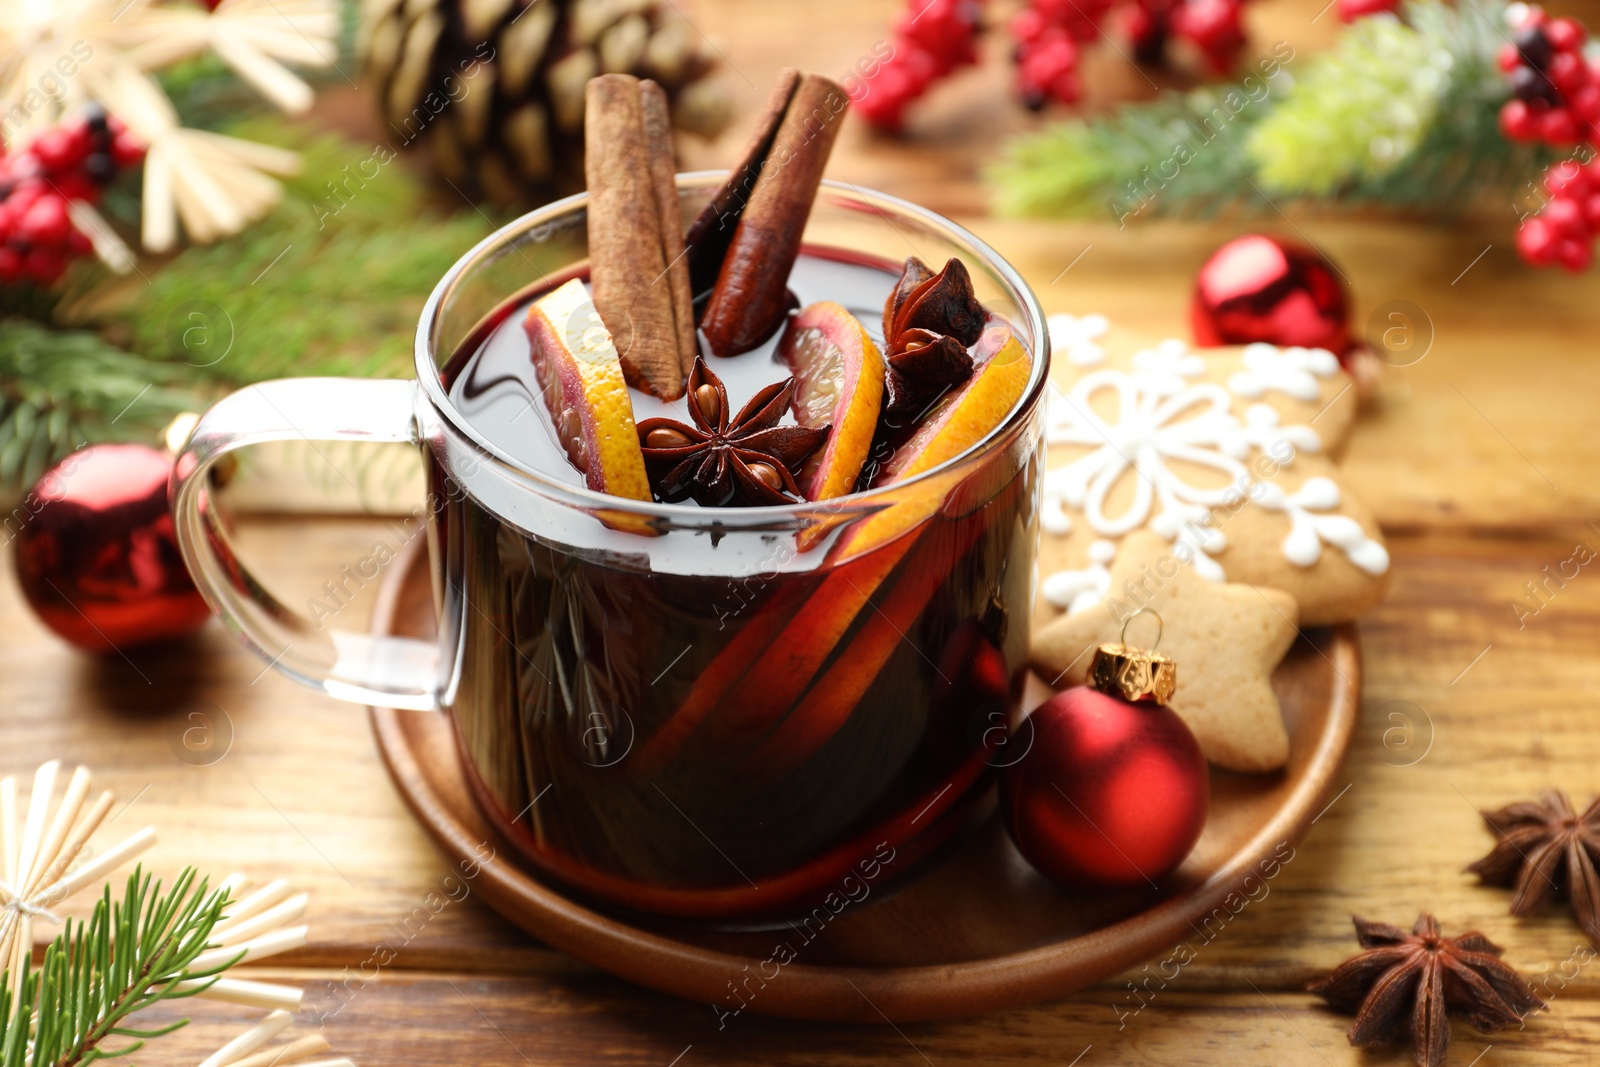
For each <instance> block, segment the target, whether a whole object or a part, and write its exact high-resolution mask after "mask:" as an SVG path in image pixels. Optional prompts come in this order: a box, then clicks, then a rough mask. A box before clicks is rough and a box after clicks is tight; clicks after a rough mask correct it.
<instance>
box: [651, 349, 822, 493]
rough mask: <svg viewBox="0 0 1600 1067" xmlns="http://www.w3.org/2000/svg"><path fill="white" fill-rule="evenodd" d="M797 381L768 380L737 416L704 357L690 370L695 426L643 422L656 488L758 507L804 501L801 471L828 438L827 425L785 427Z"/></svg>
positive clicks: (691, 414)
mask: <svg viewBox="0 0 1600 1067" xmlns="http://www.w3.org/2000/svg"><path fill="white" fill-rule="evenodd" d="M794 390H795V381H794V379H793V378H788V379H786V380H784V381H781V382H776V383H774V384H772V385H769V386H767V387H766V388H764V389H762V390H761V391H760V392H758V393H757V394H756V395H755V396H753V397H751V398H750V402H749V403H747V404H745V406H744V407H743V408H741V409H740V410H739V413H738V414H737V415H734V416H733V417H732V418H730V417H729V416H728V407H729V405H728V390H727V389H725V388H723V385H722V379H721V378H719V377H717V376H716V375H715V374H714V373H712V371H711V368H710V367H707V366H706V363H705V360H704V359H701V358H696V359H695V361H694V370H693V371H691V372H690V374H689V396H688V404H689V417H690V418H691V419H692V420H694V424H693V425H689V424H687V423H682V422H678V421H677V420H676V419H665V418H655V419H646V420H644V421H643V422H641V423H639V427H638V429H639V444H640V447H641V448H642V449H643V451H644V463H645V469H646V471H648V472H649V474H650V481H651V484H652V486H653V487H654V489H655V492H656V495H657V496H658V497H659V498H660V499H661V500H663V501H665V502H666V503H669V504H672V503H677V502H678V501H681V500H686V499H693V500H694V501H695V502H696V503H698V504H701V505H703V506H705V507H731V506H743V507H752V506H757V505H761V504H785V503H791V502H793V501H797V500H803V499H804V497H802V496H801V494H800V487H799V486H798V485H796V484H795V480H794V475H795V472H797V471H798V470H799V469H800V467H801V465H802V464H804V463H805V461H806V459H807V458H809V457H810V455H811V453H813V452H815V451H816V450H817V448H818V446H820V445H821V444H822V442H823V441H825V440H827V438H828V430H829V428H828V427H826V426H822V427H817V428H809V427H805V426H779V425H778V420H780V419H782V418H783V414H784V412H786V411H788V410H789V404H790V401H791V400H793V398H794Z"/></svg>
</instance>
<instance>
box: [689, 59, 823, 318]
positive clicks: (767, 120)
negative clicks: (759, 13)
mask: <svg viewBox="0 0 1600 1067" xmlns="http://www.w3.org/2000/svg"><path fill="white" fill-rule="evenodd" d="M799 84H800V71H799V70H798V69H797V68H795V67H786V68H785V69H784V70H783V71H782V72H781V73H779V75H778V82H777V84H776V85H774V86H773V87H772V92H771V94H770V95H769V96H768V97H767V103H766V106H765V107H764V108H762V111H761V118H760V120H759V121H758V122H757V123H756V128H755V130H754V131H752V133H751V134H750V140H749V141H748V142H746V143H745V146H744V154H743V155H741V156H740V157H739V162H737V163H735V164H734V165H733V169H731V170H729V171H728V180H727V181H726V182H724V183H723V184H722V188H721V189H719V190H717V194H716V195H715V196H713V197H712V198H711V201H710V203H708V204H706V206H705V207H704V208H703V209H702V210H701V212H700V214H699V216H698V217H697V218H696V219H695V220H694V223H693V224H692V225H690V227H689V232H688V233H687V234H686V235H685V242H686V243H687V244H688V246H689V282H690V285H691V287H692V289H693V291H694V292H695V293H704V292H706V291H708V290H709V289H710V288H711V287H712V286H713V285H715V284H717V275H718V274H719V273H721V271H722V261H723V260H724V259H726V258H727V255H728V246H729V245H730V244H732V243H733V231H734V230H735V229H736V228H737V227H738V225H739V216H740V215H742V214H743V213H744V209H745V205H746V204H748V203H749V202H750V194H751V193H752V192H753V191H754V190H755V187H756V179H757V178H759V177H760V176H761V164H762V162H763V161H764V160H765V159H766V158H767V153H768V152H770V151H772V142H773V139H774V138H776V137H777V136H778V127H779V126H781V125H783V116H784V114H785V113H786V112H787V111H788V110H789V101H790V100H792V99H793V98H794V91H795V88H796V87H797V86H798V85H799Z"/></svg>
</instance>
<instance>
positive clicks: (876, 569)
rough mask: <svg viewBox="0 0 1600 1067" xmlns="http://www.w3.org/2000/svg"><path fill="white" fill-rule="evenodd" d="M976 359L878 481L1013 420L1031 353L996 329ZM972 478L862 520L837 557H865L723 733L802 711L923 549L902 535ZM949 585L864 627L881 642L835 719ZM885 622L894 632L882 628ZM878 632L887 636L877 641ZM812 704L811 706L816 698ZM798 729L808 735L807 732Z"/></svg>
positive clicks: (927, 464) (825, 591)
mask: <svg viewBox="0 0 1600 1067" xmlns="http://www.w3.org/2000/svg"><path fill="white" fill-rule="evenodd" d="M985 353H988V355H985ZM975 359H977V360H980V361H981V362H980V363H979V365H978V368H977V369H976V370H975V371H973V374H972V377H971V378H969V379H967V381H966V383H965V384H963V385H962V386H961V388H960V389H958V390H956V391H955V393H953V394H952V395H951V396H950V397H949V398H948V399H946V400H945V401H943V402H941V405H940V406H939V407H937V408H935V409H934V410H933V411H932V412H930V413H929V415H928V417H927V421H926V422H924V423H923V425H922V427H921V428H920V429H919V430H917V432H916V433H915V434H913V435H912V436H911V438H910V439H909V440H908V441H906V443H905V444H903V445H901V446H900V448H899V449H897V450H896V451H895V453H894V455H892V456H891V457H890V458H889V462H888V464H887V465H886V467H885V470H884V472H883V473H882V474H880V476H879V478H878V479H877V480H876V481H877V482H887V483H892V482H895V481H901V480H904V479H906V478H911V477H914V476H915V475H918V474H921V473H923V472H924V471H927V470H930V469H932V468H933V467H935V466H937V465H938V464H940V463H943V462H945V461H946V460H948V459H951V458H953V457H955V456H958V455H960V454H961V453H962V452H965V451H966V450H967V449H968V448H971V447H972V446H973V445H975V444H977V443H978V442H979V441H981V440H982V439H983V438H984V437H986V436H988V434H990V433H991V432H993V430H994V429H995V428H996V427H997V426H999V425H1000V424H1001V423H1002V422H1003V421H1005V418H1006V416H1007V415H1009V414H1010V413H1011V409H1012V408H1013V407H1015V406H1016V404H1017V401H1018V400H1020V399H1021V397H1022V393H1023V390H1024V389H1026V388H1027V384H1028V377H1029V373H1030V371H1031V369H1032V360H1031V358H1030V357H1029V355H1028V351H1027V349H1025V348H1023V347H1022V344H1021V343H1020V342H1019V341H1018V340H1017V339H1016V338H1015V337H1014V336H1012V334H1011V331H1010V330H1008V329H1006V328H1005V327H1003V326H994V327H991V328H990V330H989V331H988V332H986V333H985V335H984V336H983V337H982V338H980V340H979V343H978V352H977V353H976V355H975ZM966 477H968V472H966V471H962V470H955V471H950V472H947V473H946V475H944V476H942V477H940V476H936V477H935V478H934V479H933V480H932V481H931V482H929V483H927V484H925V485H922V486H919V487H918V488H917V490H916V491H915V492H914V493H913V495H912V496H911V497H910V498H909V499H906V500H901V501H897V502H896V503H894V504H892V505H890V506H889V507H888V508H886V509H884V510H883V511H881V512H879V513H878V514H876V515H873V516H871V517H870V518H867V519H863V520H862V521H861V522H860V523H858V524H857V525H856V526H855V527H854V528H853V529H852V530H850V531H849V532H847V533H846V534H845V536H844V538H843V539H842V540H841V541H840V543H839V544H838V545H836V546H835V548H834V549H833V552H834V555H835V556H836V557H837V558H841V559H842V558H844V557H845V555H846V554H849V555H852V556H854V555H858V554H860V553H865V555H860V556H859V558H856V559H851V560H849V561H848V562H846V563H843V564H841V565H838V566H836V567H835V568H834V569H833V570H832V571H831V572H830V573H829V574H828V576H827V578H825V579H824V580H823V582H822V584H821V585H820V586H819V587H818V588H817V590H816V592H814V593H812V594H811V596H810V597H809V598H808V599H807V601H806V603H805V605H804V606H802V607H801V608H800V610H798V611H797V612H796V613H795V615H794V618H793V619H792V620H791V621H790V622H789V624H788V625H787V626H785V627H784V628H783V630H782V631H781V632H780V633H779V634H778V636H777V638H776V639H775V640H773V642H772V644H771V645H770V646H768V647H767V649H766V650H765V651H763V652H762V654H761V655H760V656H759V657H757V658H756V659H755V660H754V662H753V663H752V665H751V667H750V669H749V670H748V671H747V672H746V673H745V675H744V677H743V678H742V679H740V681H739V683H738V684H737V685H735V686H734V687H732V688H731V689H730V690H729V692H728V695H727V697H726V698H725V699H724V701H723V711H724V716H725V720H726V721H725V723H724V726H725V727H726V728H727V730H728V732H729V733H731V734H732V735H733V736H734V737H735V738H736V739H738V740H748V739H751V738H754V737H759V736H761V735H762V734H764V733H765V732H766V731H767V730H769V729H771V727H772V726H773V724H774V723H776V722H777V721H778V720H779V719H780V718H781V717H782V716H783V714H784V713H785V712H786V711H788V710H789V709H790V708H792V707H794V705H795V703H796V701H798V700H799V699H800V697H801V695H802V694H803V693H805V690H806V688H807V687H808V686H810V685H811V684H812V682H813V680H814V679H816V678H817V672H818V671H819V670H821V669H822V667H823V665H824V664H825V663H827V662H828V659H829V657H830V656H832V655H833V652H834V650H835V648H837V647H838V645H839V643H840V642H841V641H842V640H844V638H845V636H846V635H847V634H848V633H850V632H851V629H852V627H853V626H854V625H855V623H856V620H857V617H858V616H859V615H860V614H861V612H862V610H863V608H865V607H866V606H867V604H868V603H869V601H870V600H871V598H872V596H873V594H874V593H876V592H877V591H878V589H879V587H880V586H881V585H882V584H883V582H884V581H885V579H887V578H888V577H889V575H890V574H892V573H894V571H895V568H896V566H897V565H898V564H899V563H900V561H901V559H902V558H904V556H905V555H906V553H907V552H908V551H909V550H910V549H911V547H912V546H913V545H915V544H916V542H917V540H918V538H917V537H916V536H910V537H902V536H901V535H902V534H905V533H907V532H909V531H914V530H915V529H916V528H918V527H920V526H921V525H922V524H923V523H924V522H926V521H927V520H928V519H929V518H931V517H932V516H933V515H934V513H935V512H937V511H938V510H939V508H940V507H941V505H942V504H943V503H944V501H945V499H946V498H947V497H948V496H949V494H950V493H951V492H952V491H953V490H954V489H956V488H957V487H958V486H959V485H960V484H961V482H962V479H964V478H966ZM890 542H893V543H890ZM944 576H945V575H944V574H943V572H940V573H937V574H933V575H931V576H928V575H924V576H923V577H922V578H921V579H918V580H917V581H916V582H915V583H913V584H911V585H910V588H908V589H907V590H906V592H905V593H903V594H898V593H897V594H891V595H894V596H897V599H896V601H895V603H896V608H895V612H894V614H893V616H891V615H890V613H889V612H887V611H879V612H877V613H875V618H874V619H873V620H870V621H869V622H868V623H867V624H865V628H866V629H868V630H871V631H873V632H874V633H875V635H876V636H873V637H866V638H863V640H864V641H865V642H866V643H867V644H868V645H870V646H871V647H870V649H869V650H867V651H863V652H861V653H860V654H859V655H857V654H854V653H846V655H847V656H850V657H851V658H852V659H853V660H855V661H856V662H854V663H852V664H850V665H846V666H844V667H842V668H840V669H839V672H840V673H842V674H846V675H849V676H850V678H849V680H848V681H847V682H842V683H841V684H840V685H839V686H838V687H837V688H836V689H833V690H831V691H830V695H827V696H824V697H819V698H818V700H819V702H821V703H826V704H827V705H828V706H829V707H830V709H831V710H830V712H829V713H830V714H832V715H838V714H840V713H841V712H840V708H841V707H843V709H844V710H843V712H842V713H843V714H848V712H849V710H850V708H851V707H853V705H850V704H849V701H848V699H844V700H841V699H839V698H838V694H841V693H855V694H856V695H857V696H858V697H859V693H860V692H864V691H865V687H864V684H863V682H870V681H871V678H872V677H873V676H874V675H875V674H876V672H877V670H878V668H879V667H881V666H882V664H883V660H884V659H885V658H887V655H888V651H889V650H890V649H891V648H892V643H885V639H886V638H887V636H888V635H889V634H891V633H893V632H894V630H895V627H896V626H898V627H900V628H901V632H903V629H904V627H905V626H906V625H907V624H908V623H909V622H910V621H912V620H915V618H916V617H917V615H919V614H920V613H921V612H922V609H923V608H924V607H926V605H927V601H928V599H929V598H930V597H932V596H933V595H934V594H935V593H936V592H937V591H938V589H939V582H940V581H942V579H943V577H944ZM879 622H884V623H887V625H881V626H880V625H877V623H879ZM880 630H881V631H882V633H881V634H879V633H877V631H880ZM863 673H865V678H864V679H863ZM819 684H821V683H819ZM807 700H808V703H809V702H810V701H811V698H810V697H808V698H807ZM795 714H796V715H798V714H799V712H798V711H797V712H795ZM791 717H792V716H791ZM785 725H786V726H787V724H785ZM790 729H791V730H792V731H800V730H801V729H802V727H801V726H799V725H796V726H795V727H793V728H790ZM831 732H832V731H831V730H830V729H818V730H816V731H815V734H816V735H817V736H823V737H826V736H831ZM786 736H790V735H786Z"/></svg>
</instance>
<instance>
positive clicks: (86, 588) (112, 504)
mask: <svg viewBox="0 0 1600 1067" xmlns="http://www.w3.org/2000/svg"><path fill="white" fill-rule="evenodd" d="M171 473H172V457H171V456H170V455H168V454H167V453H166V452H163V451H161V450H160V449H156V448H147V447H145V446H144V445H95V446H93V447H91V448H86V449H84V450H83V451H81V452H77V453H74V454H73V455H71V456H68V457H67V458H66V459H64V460H62V461H61V462H60V463H58V464H57V465H56V466H55V467H53V468H51V469H50V470H49V471H47V472H45V475H44V477H42V478H40V479H39V481H38V482H37V483H36V484H35V485H34V487H33V489H32V490H30V491H29V493H28V495H27V496H25V497H24V498H23V501H22V504H20V505H19V506H18V508H17V512H19V513H21V515H22V524H21V528H20V529H19V530H18V531H17V535H16V545H15V554H14V559H15V562H16V568H17V580H18V583H19V584H20V585H21V587H22V595H23V596H24V597H25V598H26V599H27V601H28V604H29V605H30V606H31V607H32V608H33V610H34V611H35V612H37V613H38V615H39V618H40V619H42V620H43V621H44V623H45V625H46V626H48V627H50V629H52V630H54V631H55V632H56V633H57V634H60V635H61V636H62V637H63V638H65V639H66V640H68V641H70V642H72V643H73V644H74V645H77V646H78V647H80V648H83V649H87V650H89V651H91V652H106V651H111V650H113V649H122V648H127V647H129V646H132V645H137V644H143V643H145V642H148V641H159V640H163V639H168V638H173V637H180V636H182V635H184V634H188V633H191V632H193V631H194V630H197V629H199V627H200V626H201V624H202V623H204V622H205V621H206V619H207V618H209V617H210V614H211V610H210V608H208V607H207V606H206V602H205V600H204V598H202V597H201V595H200V593H199V591H198V590H197V589H195V587H194V583H193V582H191V581H190V580H189V572H188V570H187V568H185V567H184V565H183V558H182V557H181V556H180V555H179V553H178V542H177V538H176V537H175V536H174V533H173V526H172V515H171V513H170V512H169V511H168V509H167V478H168V476H169V475H170V474H171Z"/></svg>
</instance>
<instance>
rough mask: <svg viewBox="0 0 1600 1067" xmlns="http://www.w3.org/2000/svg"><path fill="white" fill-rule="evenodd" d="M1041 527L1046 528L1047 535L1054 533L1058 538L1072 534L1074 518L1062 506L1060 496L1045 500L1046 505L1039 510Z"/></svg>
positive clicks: (1048, 497) (1047, 497)
mask: <svg viewBox="0 0 1600 1067" xmlns="http://www.w3.org/2000/svg"><path fill="white" fill-rule="evenodd" d="M1039 525H1040V526H1043V527H1044V531H1045V533H1052V534H1055V535H1056V536H1057V537H1065V536H1067V535H1068V534H1069V533H1071V532H1072V516H1071V515H1068V514H1067V510H1066V508H1064V507H1062V506H1061V498H1060V497H1059V496H1046V497H1045V498H1044V504H1043V506H1042V507H1040V509H1039Z"/></svg>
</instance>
